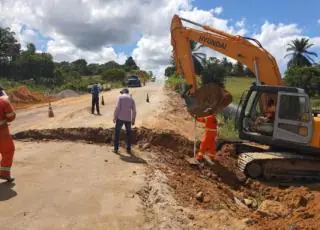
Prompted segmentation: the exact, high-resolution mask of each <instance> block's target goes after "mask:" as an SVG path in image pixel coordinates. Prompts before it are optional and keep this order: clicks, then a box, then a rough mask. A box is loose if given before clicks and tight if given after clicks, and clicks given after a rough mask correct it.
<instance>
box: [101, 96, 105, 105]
mask: <svg viewBox="0 0 320 230" xmlns="http://www.w3.org/2000/svg"><path fill="white" fill-rule="evenodd" d="M101 105H104V99H103V95H102V99H101Z"/></svg>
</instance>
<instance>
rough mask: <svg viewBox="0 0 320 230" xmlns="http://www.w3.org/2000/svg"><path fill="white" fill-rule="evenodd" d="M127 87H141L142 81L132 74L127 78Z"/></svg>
mask: <svg viewBox="0 0 320 230" xmlns="http://www.w3.org/2000/svg"><path fill="white" fill-rule="evenodd" d="M127 87H141V81H140V79H139V77H137V76H131V77H129V78H128V80H127Z"/></svg>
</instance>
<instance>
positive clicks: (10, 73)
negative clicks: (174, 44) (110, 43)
mask: <svg viewBox="0 0 320 230" xmlns="http://www.w3.org/2000/svg"><path fill="white" fill-rule="evenodd" d="M134 71H143V70H140V68H139V66H138V65H137V64H136V62H135V61H134V59H133V58H132V57H128V58H127V60H126V61H125V63H124V64H123V65H121V64H119V63H117V62H115V61H109V62H106V63H104V64H97V63H91V64H88V63H87V61H86V60H85V59H77V60H75V61H72V62H67V61H62V62H54V60H53V56H52V55H51V54H50V53H48V52H41V53H38V52H36V47H35V45H34V44H33V43H29V44H27V49H26V50H22V49H21V44H20V43H19V42H18V41H17V40H16V38H15V33H14V32H13V31H11V29H10V28H2V27H0V78H5V79H8V80H13V81H27V82H34V83H35V84H41V85H46V86H59V85H62V84H64V83H67V82H71V81H74V80H79V79H80V78H81V77H82V76H94V75H101V76H102V79H103V80H105V81H109V82H110V81H111V82H112V81H114V82H123V81H124V80H125V78H126V75H127V73H131V72H134ZM143 72H145V73H146V74H147V76H149V77H152V72H151V71H149V72H146V71H143Z"/></svg>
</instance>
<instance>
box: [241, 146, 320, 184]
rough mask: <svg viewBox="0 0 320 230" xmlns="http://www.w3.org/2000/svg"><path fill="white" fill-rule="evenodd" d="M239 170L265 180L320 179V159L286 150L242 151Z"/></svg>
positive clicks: (248, 175)
mask: <svg viewBox="0 0 320 230" xmlns="http://www.w3.org/2000/svg"><path fill="white" fill-rule="evenodd" d="M238 167H239V170H240V171H241V172H242V173H244V175H246V176H247V177H249V178H253V179H262V180H267V181H289V182H294V181H304V182H319V181H320V159H319V158H316V157H312V156H308V155H307V156H301V155H297V154H294V153H288V152H244V153H241V154H240V155H238Z"/></svg>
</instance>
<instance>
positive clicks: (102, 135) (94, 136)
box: [13, 128, 193, 156]
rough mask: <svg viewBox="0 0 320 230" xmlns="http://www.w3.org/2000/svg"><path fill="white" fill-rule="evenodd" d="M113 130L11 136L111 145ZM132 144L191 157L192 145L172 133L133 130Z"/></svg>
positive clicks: (32, 132) (61, 130)
mask: <svg viewBox="0 0 320 230" xmlns="http://www.w3.org/2000/svg"><path fill="white" fill-rule="evenodd" d="M113 134H114V129H113V128H111V129H103V128H59V129H44V130H27V131H22V132H19V133H16V134H15V135H13V137H14V139H16V140H21V139H28V140H42V141H45V140H63V141H86V142H89V143H98V144H103V143H107V144H111V143H112V141H113ZM120 135H121V136H120V137H121V138H125V131H124V130H121V134H120ZM131 140H132V144H139V145H140V146H142V145H144V144H145V143H149V144H151V145H152V147H153V148H156V149H157V150H166V149H171V150H172V151H176V152H180V153H182V152H183V153H184V154H187V155H189V156H191V155H192V154H193V153H192V149H193V143H192V142H191V141H189V140H187V139H186V138H185V137H183V136H181V135H179V134H177V133H175V132H174V131H170V130H168V131H153V130H151V129H148V128H134V129H133V130H132V136H131Z"/></svg>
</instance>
